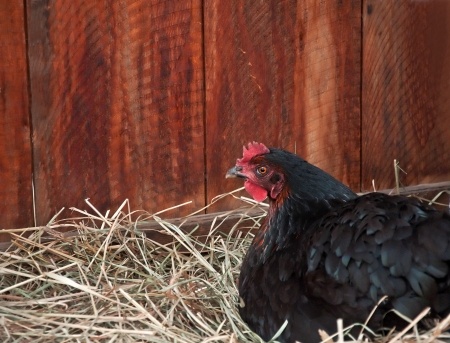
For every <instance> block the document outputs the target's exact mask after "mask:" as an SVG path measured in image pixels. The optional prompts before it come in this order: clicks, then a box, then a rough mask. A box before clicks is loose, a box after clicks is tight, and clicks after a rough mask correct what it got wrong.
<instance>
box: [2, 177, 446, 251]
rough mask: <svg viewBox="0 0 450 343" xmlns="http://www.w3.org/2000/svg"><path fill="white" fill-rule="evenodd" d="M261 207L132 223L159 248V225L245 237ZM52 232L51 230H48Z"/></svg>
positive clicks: (164, 237) (420, 189) (433, 188)
mask: <svg viewBox="0 0 450 343" xmlns="http://www.w3.org/2000/svg"><path fill="white" fill-rule="evenodd" d="M446 190H448V191H450V181H446V182H439V183H430V184H421V185H416V186H409V187H402V188H400V189H399V194H402V195H412V194H416V195H420V194H425V193H434V194H438V193H439V192H442V191H446ZM380 192H382V193H387V194H390V193H392V194H396V193H397V190H396V189H385V190H381V191H380ZM265 213H266V212H265V209H264V206H255V207H245V208H241V209H237V210H234V211H226V212H215V213H208V214H200V215H194V216H189V217H184V218H175V219H167V220H164V221H161V220H149V221H145V222H138V223H136V224H135V225H136V228H137V229H138V230H140V231H143V232H145V234H146V235H147V237H148V238H149V239H151V240H153V241H156V242H159V243H160V244H162V245H168V244H172V243H173V242H175V239H174V236H173V235H171V234H170V235H169V234H167V233H166V230H165V229H164V228H163V227H162V226H161V225H162V223H163V225H164V223H169V224H170V225H175V226H177V227H179V228H180V229H181V231H182V232H184V233H191V232H192V234H193V235H194V236H195V237H197V238H198V239H199V241H200V242H204V241H206V239H207V237H208V236H210V235H211V232H212V230H214V232H213V235H218V234H223V235H227V234H229V233H230V231H232V230H233V234H234V235H245V234H247V233H248V232H249V231H250V230H251V229H253V228H255V218H258V217H263V216H264V215H265ZM40 228H42V227H37V228H35V229H33V228H27V229H15V230H6V232H14V233H16V234H20V233H21V232H24V231H35V230H38V229H40ZM52 231H54V230H53V229H52ZM76 235H77V231H76V230H73V231H68V232H64V233H61V234H58V235H53V236H48V237H43V238H42V240H41V241H42V242H45V241H53V240H55V239H56V238H57V237H62V238H70V237H74V236H76ZM10 246H11V242H4V243H0V251H5V250H6V249H8V247H10Z"/></svg>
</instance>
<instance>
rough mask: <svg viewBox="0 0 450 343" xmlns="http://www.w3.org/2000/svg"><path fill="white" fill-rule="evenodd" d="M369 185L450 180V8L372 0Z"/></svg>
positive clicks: (366, 144) (366, 46) (367, 7)
mask: <svg viewBox="0 0 450 343" xmlns="http://www.w3.org/2000/svg"><path fill="white" fill-rule="evenodd" d="M363 22H364V26H363V36H364V39H363V83H362V85H363V88H362V100H363V101H362V114H363V116H362V138H363V139H362V176H363V178H362V184H363V189H370V188H371V183H372V179H375V183H376V185H377V187H378V188H387V187H393V186H394V185H395V179H394V168H393V160H394V159H397V160H398V161H399V163H400V166H401V167H402V168H403V169H404V170H405V171H407V173H408V174H407V175H401V176H402V177H401V179H402V182H403V184H406V185H414V184H419V183H429V182H437V181H445V180H450V144H449V142H450V2H449V1H447V0H439V1H438V0H432V1H409V0H402V1H376V0H365V1H364V6H363Z"/></svg>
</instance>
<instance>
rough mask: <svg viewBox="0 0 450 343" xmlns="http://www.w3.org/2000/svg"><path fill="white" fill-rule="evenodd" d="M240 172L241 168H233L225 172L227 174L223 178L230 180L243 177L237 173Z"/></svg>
mask: <svg viewBox="0 0 450 343" xmlns="http://www.w3.org/2000/svg"><path fill="white" fill-rule="evenodd" d="M241 170H242V167H237V166H234V167H233V168H231V169H230V170H228V171H227V173H226V174H225V178H226V179H230V178H234V177H243V175H242V174H240V173H239V172H240V171H241Z"/></svg>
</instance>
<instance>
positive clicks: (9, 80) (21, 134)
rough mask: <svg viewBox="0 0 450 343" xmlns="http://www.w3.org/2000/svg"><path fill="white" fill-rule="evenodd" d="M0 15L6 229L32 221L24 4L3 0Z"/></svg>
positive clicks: (0, 163)
mask: <svg viewBox="0 0 450 343" xmlns="http://www.w3.org/2000/svg"><path fill="white" fill-rule="evenodd" d="M0 18H1V20H0V51H1V53H0V214H1V215H0V228H1V229H7V228H15V227H25V226H30V225H32V224H33V211H32V208H33V205H32V204H33V203H32V195H31V148H30V125H29V103H28V89H27V87H28V82H27V62H26V40H25V21H24V8H23V3H22V2H21V1H1V2H0ZM7 239H9V235H3V234H0V241H2V240H3V241H4V240H7Z"/></svg>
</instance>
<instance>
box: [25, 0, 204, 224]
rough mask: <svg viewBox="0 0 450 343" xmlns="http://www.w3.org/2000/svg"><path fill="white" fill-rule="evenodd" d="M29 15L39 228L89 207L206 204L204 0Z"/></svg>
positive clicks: (85, 2) (46, 8)
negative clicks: (57, 215)
mask: <svg viewBox="0 0 450 343" xmlns="http://www.w3.org/2000/svg"><path fill="white" fill-rule="evenodd" d="M28 7H29V13H30V15H29V22H28V30H29V40H30V60H31V62H30V74H31V88H32V97H33V98H32V100H33V101H32V113H33V127H34V141H35V146H34V154H35V169H36V190H37V208H38V222H39V223H41V224H42V223H45V222H46V221H47V220H48V219H49V218H50V217H51V216H52V215H53V214H54V213H55V212H56V211H58V210H59V209H60V208H61V207H63V206H64V207H71V206H75V207H78V208H86V207H87V206H86V205H85V204H84V199H85V198H90V201H91V202H92V203H93V204H94V205H95V206H96V207H97V208H98V209H99V210H100V211H103V212H104V211H105V210H107V209H109V208H111V209H112V210H114V209H115V208H117V206H118V205H119V204H121V203H122V202H123V201H124V200H125V199H126V198H128V199H130V203H131V208H132V209H140V208H142V209H145V210H148V211H152V212H153V211H157V210H161V209H165V208H168V207H169V206H173V205H177V204H180V203H183V202H185V201H190V200H192V201H193V204H192V205H191V206H188V207H186V208H183V209H180V210H177V211H172V212H170V213H169V214H168V216H178V215H181V214H183V213H187V212H190V211H192V210H193V209H194V208H197V207H199V206H202V205H203V203H204V151H203V145H204V141H203V130H204V129H203V110H204V89H203V55H202V25H201V16H202V10H201V2H200V0H193V1H156V0H154V1H147V0H142V1H139V0H126V1H108V0H99V1H90V0H73V1H65V0H34V1H28ZM66 214H68V213H66Z"/></svg>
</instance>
